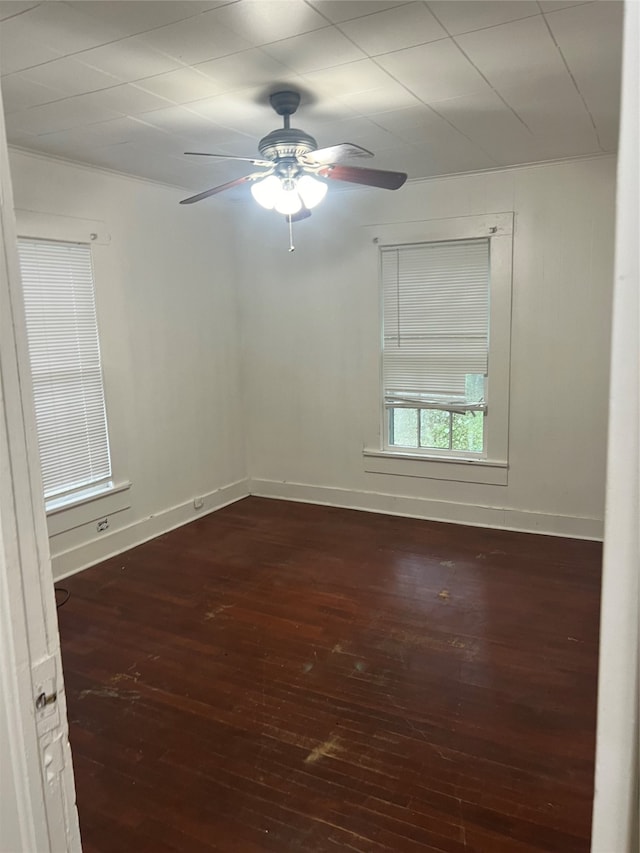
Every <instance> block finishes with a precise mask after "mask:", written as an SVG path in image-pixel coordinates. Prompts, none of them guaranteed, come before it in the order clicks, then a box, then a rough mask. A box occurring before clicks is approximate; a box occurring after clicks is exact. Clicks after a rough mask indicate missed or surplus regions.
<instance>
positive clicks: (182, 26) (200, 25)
mask: <svg viewBox="0 0 640 853" xmlns="http://www.w3.org/2000/svg"><path fill="white" fill-rule="evenodd" d="M138 38H139V39H140V40H141V41H142V42H143V43H145V44H148V45H151V47H154V48H156V50H160V51H162V52H163V53H166V54H167V55H168V56H172V57H173V58H174V59H178V60H180V62H181V63H184V64H185V65H194V64H196V63H198V62H205V61H206V60H208V59H215V58H217V57H219V56H226V55H227V54H230V53H236V52H237V51H239V50H246V49H247V48H250V47H251V46H252V45H251V41H250V40H249V39H248V38H245V37H244V36H242V35H240V34H239V33H237V32H235V31H234V30H231V29H229V28H228V27H225V26H224V25H223V24H221V23H220V21H219V19H218V12H217V11H216V10H213V11H211V12H204V13H203V14H202V15H197V16H196V17H193V18H188V19H187V20H185V21H180V22H179V23H177V24H170V25H169V26H167V27H160V28H159V29H157V30H151V31H150V32H147V33H143V34H142V35H140V36H138Z"/></svg>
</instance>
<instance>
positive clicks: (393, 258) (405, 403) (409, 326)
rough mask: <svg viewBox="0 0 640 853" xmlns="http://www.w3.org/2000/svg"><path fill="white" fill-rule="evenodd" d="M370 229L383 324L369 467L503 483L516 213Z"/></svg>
mask: <svg viewBox="0 0 640 853" xmlns="http://www.w3.org/2000/svg"><path fill="white" fill-rule="evenodd" d="M366 233H368V235H369V236H370V237H371V239H372V242H373V246H374V251H373V252H372V254H371V256H370V258H371V267H370V270H371V272H370V274H371V276H374V275H376V265H377V274H378V277H379V280H380V282H381V291H382V292H381V300H380V326H381V331H382V334H381V336H380V340H381V347H380V390H379V396H378V400H377V402H376V403H374V399H373V395H371V404H372V409H371V411H372V415H373V405H377V407H378V412H379V413H380V415H379V417H378V419H377V424H376V421H374V420H373V417H371V419H370V420H368V422H367V423H368V426H367V427H366V429H367V433H366V435H365V444H364V449H363V457H364V470H365V471H366V472H369V473H376V474H395V475H399V476H407V477H427V478H434V479H440V480H457V481H460V482H472V483H488V484H492V485H506V484H507V480H508V437H509V377H510V368H511V359H510V341H511V269H512V252H513V214H512V213H494V214H481V215H471V216H464V217H452V218H450V219H440V220H436V219H433V220H424V221H416V222H403V223H397V224H392V225H373V226H367V227H366Z"/></svg>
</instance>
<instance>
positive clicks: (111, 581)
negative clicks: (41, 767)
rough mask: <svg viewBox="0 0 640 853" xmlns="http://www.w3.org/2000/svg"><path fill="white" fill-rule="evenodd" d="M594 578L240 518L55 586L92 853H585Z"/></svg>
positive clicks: (585, 558) (446, 540)
mask: <svg viewBox="0 0 640 853" xmlns="http://www.w3.org/2000/svg"><path fill="white" fill-rule="evenodd" d="M600 558H601V549H600V546H599V545H597V544H595V543H590V542H580V541H575V540H562V539H557V538H551V537H543V536H533V535H529V534H519V533H510V532H504V531H491V530H483V529H480V528H470V527H458V526H454V525H447V524H438V523H430V522H424V521H417V520H412V519H406V518H395V517H388V516H380V515H373V514H369V513H364V512H355V511H350V510H340V509H333V508H328V507H319V506H307V505H302V504H292V503H286V502H280V501H269V500H265V499H260V498H247V499H246V500H243V501H240V502H239V503H236V504H234V505H233V506H230V507H227V508H226V509H223V510H221V511H220V512H218V513H215V514H214V515H210V516H207V517H203V518H201V519H198V520H197V521H195V522H193V523H192V524H190V525H188V526H186V527H182V528H180V529H179V530H176V531H173V532H171V533H168V534H166V535H164V536H161V537H160V538H158V539H156V540H154V541H152V542H149V543H147V544H145V545H141V546H140V547H138V548H135V549H134V550H132V551H130V552H128V553H126V554H124V555H121V556H119V557H115V558H113V559H111V560H108V561H106V562H105V563H102V564H101V565H99V566H95V567H94V568H91V569H88V570H87V571H85V572H83V573H81V574H79V575H76V576H74V577H72V578H69V579H67V580H66V581H64V582H62V584H61V585H62V586H65V587H67V588H68V589H69V590H70V591H71V598H70V600H69V601H68V602H67V604H65V605H64V607H62V608H61V609H60V610H59V617H60V631H61V636H62V647H63V662H64V668H65V676H66V690H67V697H68V705H69V717H70V721H71V745H72V749H73V756H74V766H75V775H76V785H77V792H78V809H79V813H80V825H81V831H82V836H83V843H84V850H85V853H98V852H99V853H125V851H135V853H143V851H148V853H165V851H167V853H168V851H174V853H175V851H181V853H200V851H202V853H204V852H205V851H207V852H208V851H212V850H219V851H238V853H253V851H276V853H286V851H304V853H306V851H340V850H345V851H353V850H356V851H371V853H378V851H396V852H397V853H404V851H407V853H411V851H443V852H444V853H478V852H479V851H481V853H533V851H537V853H541V851H542V853H586V851H588V850H589V835H590V818H591V801H592V795H593V778H592V777H593V757H594V730H595V708H596V667H597V637H598V609H599V588H600Z"/></svg>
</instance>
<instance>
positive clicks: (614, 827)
mask: <svg viewBox="0 0 640 853" xmlns="http://www.w3.org/2000/svg"><path fill="white" fill-rule="evenodd" d="M639 42H640V7H639V6H638V4H637V3H627V4H625V23H624V53H623V61H622V81H623V85H622V119H621V125H620V149H619V166H618V197H617V205H616V214H617V215H616V223H617V230H616V263H615V286H614V300H613V305H614V307H613V345H612V351H611V398H610V410H609V412H610V414H609V452H608V466H607V511H606V525H605V545H604V559H603V577H602V609H601V619H600V673H599V681H598V731H597V739H596V743H597V748H596V772H595V800H594V804H593V832H592V837H591V850H592V853H612V851H616V853H638V850H640V845H639V843H638V836H639V834H640V832H639V829H640V815H639V808H638V806H639V802H638V792H639V790H638V789H639V781H640V779H639V777H640V774H639V762H638V758H639V753H638V747H639V743H638V734H639V708H638V641H639V638H640V633H639V627H640V625H639V623H640V609H639V600H638V591H639V590H638V574H639V569H640V542H639V539H638V517H639V514H640V393H639V389H640V346H639V343H638V324H639V320H640V310H639V309H640V299H639V290H640V254H639V251H638V233H639V231H640V157H639V156H638V136H639V135H640V110H639V109H638V88H639V87H640V63H639V62H638V43H639Z"/></svg>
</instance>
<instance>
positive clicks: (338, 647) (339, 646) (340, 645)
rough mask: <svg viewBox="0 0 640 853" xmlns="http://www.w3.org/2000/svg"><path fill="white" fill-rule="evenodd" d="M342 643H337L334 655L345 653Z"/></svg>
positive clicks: (333, 649)
mask: <svg viewBox="0 0 640 853" xmlns="http://www.w3.org/2000/svg"><path fill="white" fill-rule="evenodd" d="M343 651H344V649H343V648H342V643H336V644H335V646H334V647H333V648H332V649H331V652H332V654H338V653H340V652H343Z"/></svg>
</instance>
